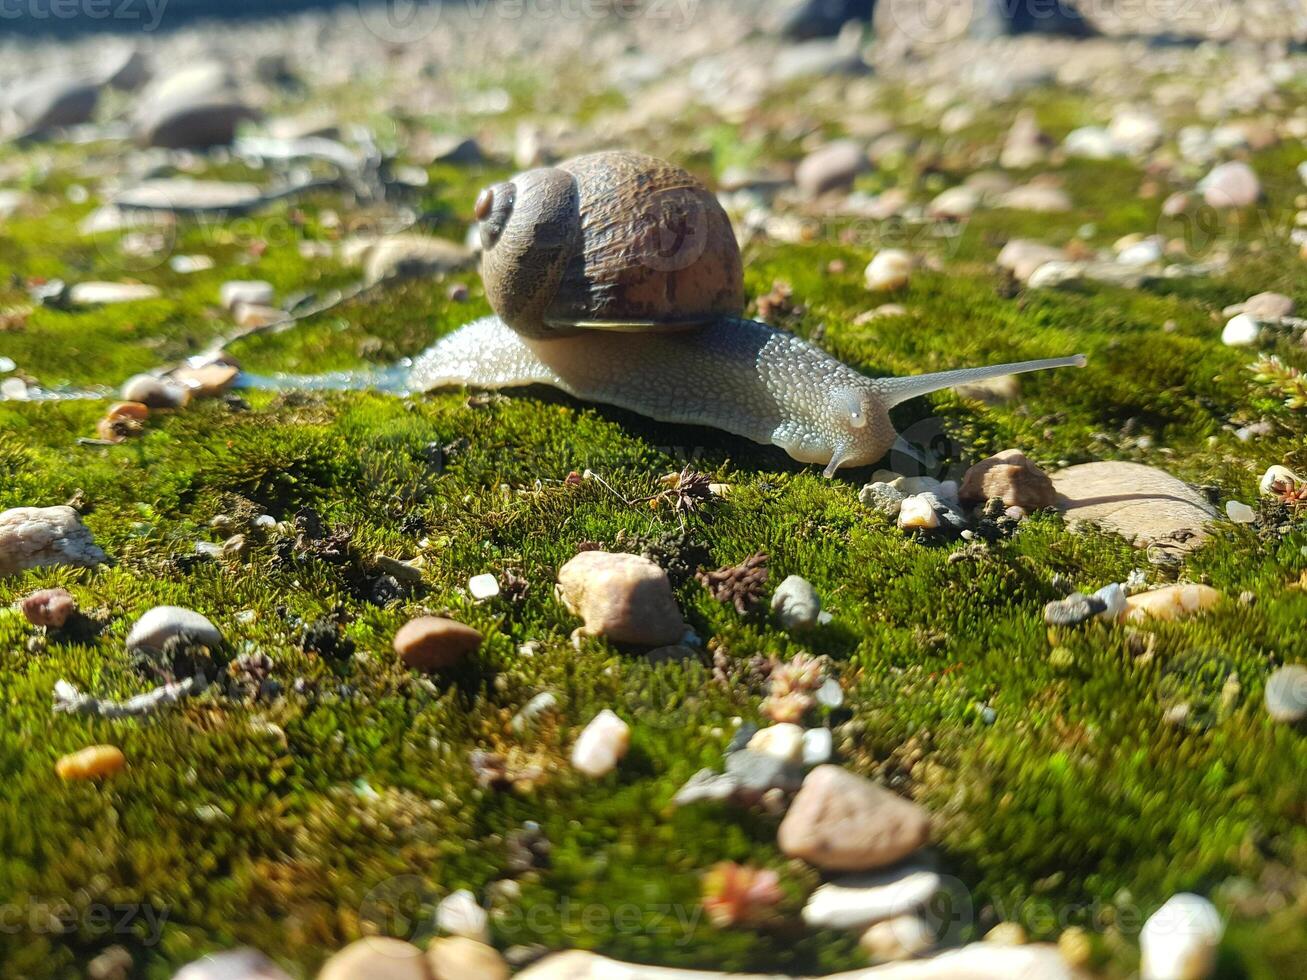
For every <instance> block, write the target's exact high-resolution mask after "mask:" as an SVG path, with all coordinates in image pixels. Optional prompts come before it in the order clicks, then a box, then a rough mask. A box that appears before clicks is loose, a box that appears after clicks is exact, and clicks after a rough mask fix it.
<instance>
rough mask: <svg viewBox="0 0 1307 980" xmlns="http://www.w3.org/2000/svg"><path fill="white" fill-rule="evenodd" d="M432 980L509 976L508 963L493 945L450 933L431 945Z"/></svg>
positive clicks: (497, 979) (503, 978) (501, 979)
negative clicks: (450, 934)
mask: <svg viewBox="0 0 1307 980" xmlns="http://www.w3.org/2000/svg"><path fill="white" fill-rule="evenodd" d="M427 966H428V967H429V968H430V970H431V977H432V980H508V977H509V971H508V964H507V963H506V962H504V958H503V957H502V956H500V955H499V951H498V950H496V949H495V948H494V947H493V946H487V945H486V944H485V943H481V942H477V941H476V940H475V939H468V938H467V937H466V936H448V937H446V938H444V939H435V940H432V942H431V945H430V946H428V947H427Z"/></svg>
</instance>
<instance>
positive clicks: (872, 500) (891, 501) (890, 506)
mask: <svg viewBox="0 0 1307 980" xmlns="http://www.w3.org/2000/svg"><path fill="white" fill-rule="evenodd" d="M903 497H904V494H903V491H902V490H899V489H898V488H897V487H892V486H890V485H889V484H888V483H868V484H867V485H866V486H864V487H863V488H862V489H861V490H859V491H858V502H859V503H861V504H863V505H865V506H867V507H870V508H871V509H872V510H875V511H879V512H880V513H882V514H884V515H885V516H886V517H898V516H899V511H900V510H901V509H902V507H903Z"/></svg>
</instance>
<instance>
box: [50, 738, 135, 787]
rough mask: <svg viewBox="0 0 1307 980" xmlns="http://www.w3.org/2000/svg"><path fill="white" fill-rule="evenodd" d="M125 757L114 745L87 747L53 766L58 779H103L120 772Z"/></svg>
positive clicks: (125, 764)
mask: <svg viewBox="0 0 1307 980" xmlns="http://www.w3.org/2000/svg"><path fill="white" fill-rule="evenodd" d="M126 767H127V757H126V756H125V755H123V753H122V749H120V748H118V747H117V746H114V745H88V746H87V747H86V748H84V749H79V750H78V751H76V752H73V753H71V754H69V755H66V756H64V757H63V758H61V759H60V760H59V761H58V762H56V763H55V764H54V771H55V772H56V773H58V774H59V778H60V779H103V778H104V777H106V776H112V775H114V774H115V773H119V772H122V771H123V769H125V768H126Z"/></svg>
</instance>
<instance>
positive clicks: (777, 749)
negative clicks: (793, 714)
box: [749, 722, 803, 762]
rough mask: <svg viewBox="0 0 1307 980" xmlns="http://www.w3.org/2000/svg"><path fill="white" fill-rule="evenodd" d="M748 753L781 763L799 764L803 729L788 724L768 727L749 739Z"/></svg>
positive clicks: (801, 754) (801, 753)
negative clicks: (767, 757) (757, 753)
mask: <svg viewBox="0 0 1307 980" xmlns="http://www.w3.org/2000/svg"><path fill="white" fill-rule="evenodd" d="M749 751H751V752H759V753H761V754H762V755H769V756H771V757H772V758H774V759H780V760H782V761H783V762H799V761H801V760H802V759H803V729H802V728H800V727H799V726H798V725H792V724H789V723H788V722H783V723H781V724H779V725H768V726H767V727H766V728H762V729H759V730H758V731H757V732H756V733H755V734H754V736H753V738H751V739H749Z"/></svg>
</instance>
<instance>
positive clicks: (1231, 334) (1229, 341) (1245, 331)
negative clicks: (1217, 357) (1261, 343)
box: [1221, 313, 1262, 347]
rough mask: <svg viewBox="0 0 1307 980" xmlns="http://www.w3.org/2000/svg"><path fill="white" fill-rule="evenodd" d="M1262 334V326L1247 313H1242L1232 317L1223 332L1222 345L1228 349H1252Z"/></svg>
mask: <svg viewBox="0 0 1307 980" xmlns="http://www.w3.org/2000/svg"><path fill="white" fill-rule="evenodd" d="M1261 333H1262V327H1261V324H1259V323H1258V322H1257V321H1256V320H1255V319H1253V318H1252V317H1250V316H1249V315H1248V314H1247V313H1240V314H1238V315H1237V316H1233V317H1231V318H1230V322H1229V323H1227V324H1226V325H1225V329H1224V330H1222V331H1221V343H1223V344H1225V346H1226V347H1251V346H1253V344H1255V343H1257V338H1258V337H1260V336H1261Z"/></svg>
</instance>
